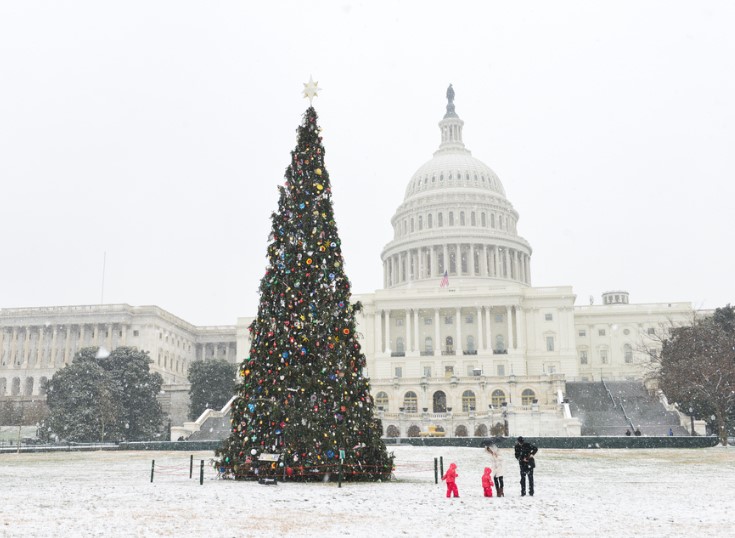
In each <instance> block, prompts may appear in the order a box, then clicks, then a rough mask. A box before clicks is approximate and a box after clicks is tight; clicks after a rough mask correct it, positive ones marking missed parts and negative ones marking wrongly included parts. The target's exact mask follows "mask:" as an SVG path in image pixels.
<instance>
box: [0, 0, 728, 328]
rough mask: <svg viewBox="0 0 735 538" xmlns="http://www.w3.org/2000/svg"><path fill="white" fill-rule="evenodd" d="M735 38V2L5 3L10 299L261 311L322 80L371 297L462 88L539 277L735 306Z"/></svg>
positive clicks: (4, 284) (337, 187) (228, 314)
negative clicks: (278, 226) (274, 217)
mask: <svg viewBox="0 0 735 538" xmlns="http://www.w3.org/2000/svg"><path fill="white" fill-rule="evenodd" d="M734 27H735V3H733V2H728V1H722V2H714V1H697V2H694V1H686V2H683V1H682V2H676V1H671V0H667V1H660V2H654V1H650V2H645V1H615V2H592V1H589V0H584V1H579V2H569V1H554V2H548V1H539V2H507V1H503V2H446V1H443V2H434V1H425V0H424V1H417V2H400V1H395V0H393V1H389V2H382V1H374V0H372V1H365V2H346V1H345V2H334V1H324V2H311V1H303V0H302V1H278V2H257V3H256V2H244V1H243V2H215V1H211V2H200V1H182V0H175V1H169V2H165V1H150V0H146V1H126V2H99V1H89V2H83V1H74V2H34V1H23V2H10V1H8V2H2V3H0V241H1V242H0V308H10V307H25V306H46V305H72V304H74V305H76V304H98V303H99V302H100V301H101V300H104V302H105V303H128V304H131V305H145V304H155V305H158V306H160V307H162V308H165V309H167V310H169V311H171V312H172V313H173V314H176V315H178V316H180V317H182V318H183V319H185V320H187V321H190V322H192V323H195V324H199V325H215V324H233V323H235V321H236V318H237V317H239V316H252V315H254V314H255V313H256V311H257V300H258V294H257V290H258V285H259V282H260V278H261V276H262V275H263V272H264V270H265V263H266V262H265V251H266V245H267V239H268V233H269V230H270V224H271V223H270V214H271V212H272V211H273V210H274V209H276V208H277V190H276V186H277V185H279V184H282V183H283V174H284V171H285V169H286V167H287V165H288V163H289V158H290V155H289V152H290V151H291V150H292V149H293V148H294V146H295V143H296V133H295V130H296V127H297V126H298V124H299V122H300V119H301V115H302V113H303V112H304V110H305V109H306V107H307V106H308V101H306V100H305V99H303V97H302V95H301V91H302V89H303V83H304V82H306V81H307V80H308V79H309V76H310V75H313V77H314V80H316V81H318V82H319V86H320V87H321V88H323V90H322V91H321V92H320V95H319V97H318V98H317V99H315V101H314V105H315V108H316V109H317V112H318V113H319V117H320V124H321V126H322V127H323V137H324V140H323V142H324V146H325V148H326V164H327V169H328V170H329V173H330V177H331V180H332V186H333V201H334V207H335V212H336V218H337V224H338V227H339V231H340V236H341V238H342V242H343V252H344V255H345V259H346V271H347V274H348V276H349V278H350V279H351V281H352V284H353V293H367V292H371V291H374V290H375V289H378V288H380V287H381V286H382V265H381V261H380V253H381V250H382V248H383V247H384V246H385V245H386V243H388V242H389V241H390V240H391V238H392V229H391V226H390V219H391V217H392V215H393V213H394V212H395V210H396V208H397V207H398V205H399V204H400V203H401V201H402V200H403V196H404V191H405V187H406V185H407V184H408V182H409V180H410V179H411V176H412V175H413V173H414V172H415V171H416V169H417V168H418V167H419V166H420V165H421V164H423V163H424V162H425V161H426V160H428V159H430V158H431V156H432V153H433V151H434V150H435V149H436V148H437V147H438V145H439V142H440V134H439V129H438V127H437V123H438V122H439V120H441V118H442V116H443V114H444V111H445V105H446V99H445V91H446V88H447V85H448V84H449V83H450V82H451V83H452V84H453V85H454V89H455V91H456V98H455V104H456V109H457V113H458V114H459V116H460V117H461V118H462V119H463V120H464V121H465V128H464V141H465V144H466V145H467V147H468V149H470V150H471V151H472V154H473V155H474V156H475V157H477V158H478V159H480V160H482V161H483V162H485V163H487V164H488V165H489V166H490V167H491V168H492V169H493V170H495V172H496V173H497V174H498V176H499V177H500V179H501V181H502V183H503V185H504V187H505V190H506V193H507V196H508V199H509V200H510V201H511V203H512V204H513V206H514V207H515V209H516V210H517V211H518V212H519V214H520V220H519V223H518V231H519V233H520V235H522V236H523V237H525V238H526V239H527V240H528V241H529V242H530V244H531V246H532V248H533V256H532V264H531V273H532V281H533V284H534V285H535V286H556V285H571V286H573V288H574V291H575V293H576V294H577V304H578V305H580V304H582V305H584V304H589V297H590V295H593V296H595V301H596V303H598V304H599V303H600V295H601V293H602V292H604V291H607V290H613V289H615V290H617V289H622V290H627V291H629V292H630V294H631V295H630V297H631V301H632V302H672V301H691V302H692V304H693V305H694V306H695V307H698V308H714V307H716V306H721V305H724V304H725V303H727V302H735V294H734V293H733V290H735V283H734V282H735V279H734V276H735V254H733V208H735V187H734V186H733V185H734V183H735V181H734V179H735V178H734V177H733V170H735V162H733V161H735V158H734V155H735V105H734V104H733V96H735V32H734V31H733V28H734ZM103 260H104V261H105V270H104V295H103V286H102V277H103Z"/></svg>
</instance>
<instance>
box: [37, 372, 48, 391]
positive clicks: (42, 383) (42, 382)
mask: <svg viewBox="0 0 735 538" xmlns="http://www.w3.org/2000/svg"><path fill="white" fill-rule="evenodd" d="M39 381H40V384H39V385H38V394H39V395H40V396H43V395H45V394H46V388H47V387H46V385H48V377H46V376H43V377H41V379H40V380H39Z"/></svg>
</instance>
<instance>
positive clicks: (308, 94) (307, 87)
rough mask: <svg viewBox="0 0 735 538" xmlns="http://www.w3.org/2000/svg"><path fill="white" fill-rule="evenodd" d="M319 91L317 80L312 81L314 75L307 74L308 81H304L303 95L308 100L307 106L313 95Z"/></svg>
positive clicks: (315, 95)
mask: <svg viewBox="0 0 735 538" xmlns="http://www.w3.org/2000/svg"><path fill="white" fill-rule="evenodd" d="M318 91H321V88H320V87H319V83H318V82H314V77H312V76H311V75H309V82H304V97H305V98H306V99H308V100H309V106H311V102H312V100H313V99H314V97H317V92H318Z"/></svg>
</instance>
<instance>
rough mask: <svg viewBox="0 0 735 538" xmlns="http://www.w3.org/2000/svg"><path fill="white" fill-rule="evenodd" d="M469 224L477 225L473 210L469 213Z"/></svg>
mask: <svg viewBox="0 0 735 538" xmlns="http://www.w3.org/2000/svg"><path fill="white" fill-rule="evenodd" d="M470 225H472V226H477V219H476V218H475V212H474V211H472V212H471V213H470Z"/></svg>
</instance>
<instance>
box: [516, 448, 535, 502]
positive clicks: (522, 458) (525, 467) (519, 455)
mask: <svg viewBox="0 0 735 538" xmlns="http://www.w3.org/2000/svg"><path fill="white" fill-rule="evenodd" d="M515 449H516V450H515V456H516V459H517V460H518V465H520V468H521V497H524V496H525V495H526V475H528V494H529V495H530V496H531V497H533V469H534V467H536V462H535V460H534V459H533V456H534V454H536V452H538V447H537V446H534V445H532V444H531V443H527V442H526V441H525V440H524V439H523V437H519V438H518V440H517V441H516V446H515Z"/></svg>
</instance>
